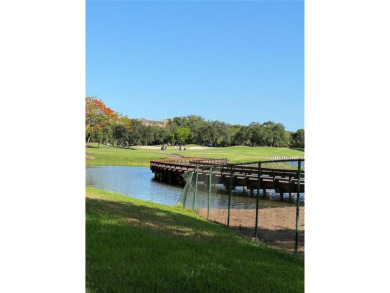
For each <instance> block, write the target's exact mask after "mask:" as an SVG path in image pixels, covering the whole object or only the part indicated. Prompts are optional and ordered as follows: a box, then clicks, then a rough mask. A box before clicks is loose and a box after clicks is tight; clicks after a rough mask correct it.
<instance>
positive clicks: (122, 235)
mask: <svg viewBox="0 0 390 293" xmlns="http://www.w3.org/2000/svg"><path fill="white" fill-rule="evenodd" d="M86 215H87V221H86V285H87V288H88V289H89V290H91V292H240V293H242V292H255V291H256V292H257V291H261V292H302V291H303V288H304V271H303V260H302V259H300V258H296V257H293V256H291V255H288V254H286V253H283V252H280V251H276V250H273V249H268V248H266V247H264V246H259V245H257V244H256V243H254V242H251V241H248V240H247V239H245V238H243V237H240V236H238V235H236V234H235V233H232V231H229V230H228V229H226V228H224V227H221V226H219V225H216V224H214V223H211V222H207V221H204V220H203V221H202V220H198V219H196V218H193V217H191V216H188V215H185V214H180V213H175V212H172V211H169V210H164V209H162V208H158V207H146V206H141V205H136V204H133V203H129V202H120V201H110V200H102V199H90V198H87V201H86Z"/></svg>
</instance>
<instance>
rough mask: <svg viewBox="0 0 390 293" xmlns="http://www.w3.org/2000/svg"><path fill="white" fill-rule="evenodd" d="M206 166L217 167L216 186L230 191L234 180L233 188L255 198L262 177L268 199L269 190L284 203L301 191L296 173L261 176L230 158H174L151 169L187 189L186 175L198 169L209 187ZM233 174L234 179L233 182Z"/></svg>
mask: <svg viewBox="0 0 390 293" xmlns="http://www.w3.org/2000/svg"><path fill="white" fill-rule="evenodd" d="M205 166H209V167H211V166H215V167H213V170H212V174H211V175H212V178H211V179H212V181H211V182H212V184H223V185H224V186H225V187H226V188H228V186H229V185H230V180H232V187H233V188H234V187H236V186H241V187H243V189H244V191H245V190H247V189H249V190H250V192H249V194H250V195H251V196H253V193H254V190H255V189H257V186H258V179H259V177H260V189H261V190H262V191H263V197H264V198H265V197H266V190H267V189H274V190H275V191H276V192H277V193H279V194H280V198H281V200H283V195H284V194H285V193H288V194H289V198H290V200H292V193H296V192H297V187H298V173H297V171H295V170H286V169H271V168H261V172H260V176H259V174H258V167H254V166H253V165H252V166H250V165H247V164H243V165H240V164H233V165H231V164H229V162H228V160H227V159H205V158H175V159H173V158H170V159H161V160H153V161H150V169H151V170H152V172H153V173H154V175H155V179H156V180H159V181H161V182H167V183H171V184H177V185H180V186H184V185H185V184H186V181H185V177H184V174H185V173H186V172H191V171H192V172H194V171H195V170H196V169H197V167H198V182H202V183H203V184H205V185H208V184H209V177H210V169H209V168H205ZM231 172H232V179H231ZM300 192H305V173H304V171H301V182H300Z"/></svg>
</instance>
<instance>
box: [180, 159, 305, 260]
mask: <svg viewBox="0 0 390 293" xmlns="http://www.w3.org/2000/svg"><path fill="white" fill-rule="evenodd" d="M183 177H184V180H185V182H186V184H185V186H184V188H183V191H182V193H181V195H180V198H179V200H178V204H179V205H182V206H183V207H184V208H190V209H192V210H194V211H196V212H197V213H198V214H199V215H200V216H201V217H203V218H206V219H208V220H210V221H213V222H216V223H219V224H222V225H225V226H227V227H228V228H229V229H231V230H233V231H235V232H237V233H240V234H243V235H245V236H248V237H251V238H255V239H258V240H259V241H261V242H264V243H266V244H267V245H269V246H273V247H276V248H280V249H283V250H286V251H290V252H296V253H303V252H304V231H305V222H304V198H305V197H304V195H305V194H304V191H305V176H304V159H296V160H273V161H263V162H254V163H253V162H251V163H240V164H228V163H226V164H223V165H217V164H215V165H201V164H199V165H195V166H194V169H193V170H191V171H188V172H185V173H184V175H183Z"/></svg>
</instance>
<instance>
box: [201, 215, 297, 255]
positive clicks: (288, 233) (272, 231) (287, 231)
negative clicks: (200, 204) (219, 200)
mask: <svg viewBox="0 0 390 293" xmlns="http://www.w3.org/2000/svg"><path fill="white" fill-rule="evenodd" d="M198 213H199V215H200V216H201V217H203V218H207V209H201V210H199V212H198ZM210 220H211V221H214V222H217V223H220V224H223V225H226V223H227V210H224V209H211V210H210ZM255 221H256V210H254V209H250V210H249V209H247V210H245V209H232V210H231V211H230V229H232V230H234V231H235V232H237V233H240V234H243V235H245V236H248V237H254V232H255ZM295 225H296V208H295V207H281V208H270V209H260V210H259V218H258V238H259V240H260V241H261V242H264V243H266V244H267V245H269V246H272V247H276V248H280V249H283V250H286V251H289V252H293V251H294V249H295V229H296V226H295ZM304 233H305V208H304V207H301V208H300V209H299V237H298V239H299V251H300V252H301V253H303V252H304V250H305V246H304Z"/></svg>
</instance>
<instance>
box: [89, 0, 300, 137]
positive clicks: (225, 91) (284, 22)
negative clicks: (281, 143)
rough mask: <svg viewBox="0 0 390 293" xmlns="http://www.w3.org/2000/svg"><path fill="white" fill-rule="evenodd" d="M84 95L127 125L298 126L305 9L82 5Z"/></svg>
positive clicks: (283, 4) (294, 5)
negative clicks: (186, 119)
mask: <svg viewBox="0 0 390 293" xmlns="http://www.w3.org/2000/svg"><path fill="white" fill-rule="evenodd" d="M86 94H87V95H92V96H99V97H100V98H101V99H102V100H103V101H104V102H105V104H106V105H107V106H108V107H111V108H112V109H113V110H115V111H118V112H120V113H122V114H126V115H128V116H129V117H130V118H140V117H144V118H147V119H150V120H162V119H164V118H173V117H176V116H185V115H189V114H196V115H200V116H203V117H204V118H205V119H206V120H208V119H210V120H220V121H225V122H228V123H230V124H242V125H248V124H249V123H250V122H253V121H255V122H259V123H263V122H265V121H269V120H271V121H274V122H279V123H283V124H284V126H285V127H286V129H287V130H290V131H296V130H297V129H299V128H304V2H303V1H234V2H233V1H222V2H217V1H209V2H206V1H181V2H178V1H166V2H165V1H146V2H145V1H143V2H140V1H89V0H87V2H86Z"/></svg>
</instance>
